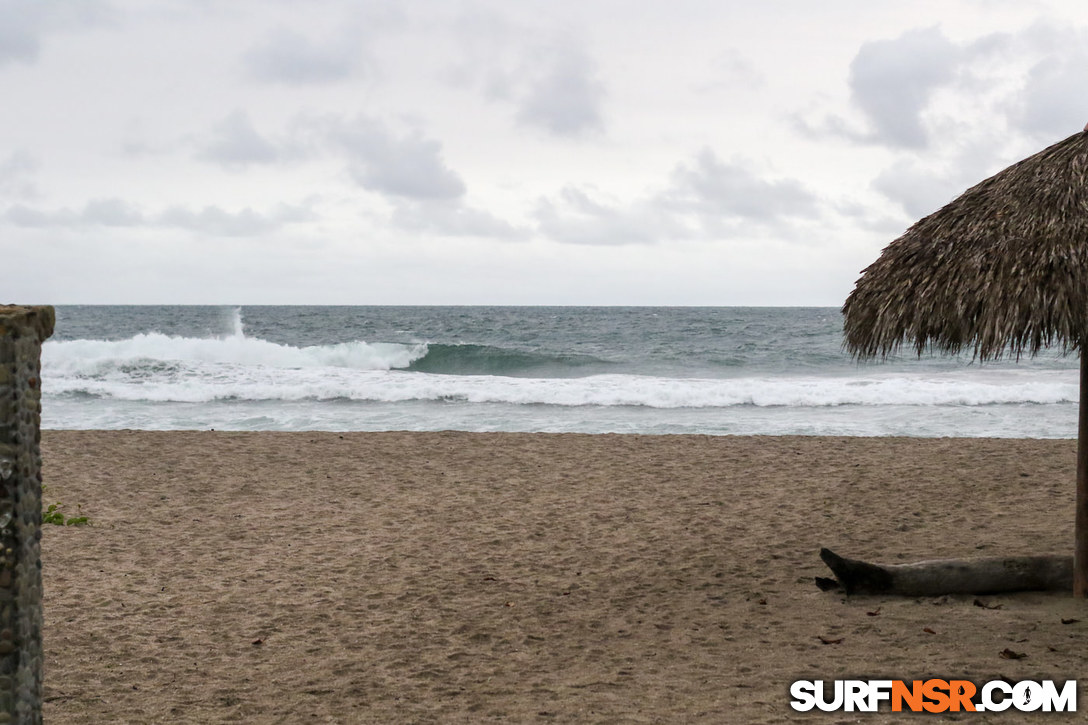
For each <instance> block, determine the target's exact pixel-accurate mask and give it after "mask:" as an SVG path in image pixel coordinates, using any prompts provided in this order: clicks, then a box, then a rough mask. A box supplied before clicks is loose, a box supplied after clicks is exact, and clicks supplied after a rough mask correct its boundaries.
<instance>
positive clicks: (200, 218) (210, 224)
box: [154, 204, 316, 237]
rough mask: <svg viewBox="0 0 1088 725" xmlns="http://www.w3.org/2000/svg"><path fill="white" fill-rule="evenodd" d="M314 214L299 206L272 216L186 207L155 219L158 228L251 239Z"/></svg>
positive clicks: (280, 208) (247, 210)
mask: <svg viewBox="0 0 1088 725" xmlns="http://www.w3.org/2000/svg"><path fill="white" fill-rule="evenodd" d="M314 218H316V217H315V215H314V214H313V212H311V211H310V210H308V209H306V208H304V207H298V206H291V205H286V204H280V205H279V206H277V207H276V208H275V209H273V210H272V211H271V212H256V211H253V210H252V209H250V208H249V207H246V208H245V209H242V210H241V211H237V212H228V211H224V210H223V209H220V208H219V207H217V206H206V207H204V208H203V209H201V210H200V211H193V210H191V209H188V208H186V207H180V206H178V207H171V208H169V209H167V210H166V211H164V212H162V213H161V214H159V215H157V216H156V217H155V218H154V223H155V224H156V225H158V226H165V227H176V228H179V229H185V230H188V231H191V232H197V233H199V234H208V235H214V236H225V237H250V236H256V235H258V234H265V233H268V232H271V231H275V230H277V229H279V228H281V227H283V226H284V225H286V224H293V223H298V222H303V221H310V220H312V219H314Z"/></svg>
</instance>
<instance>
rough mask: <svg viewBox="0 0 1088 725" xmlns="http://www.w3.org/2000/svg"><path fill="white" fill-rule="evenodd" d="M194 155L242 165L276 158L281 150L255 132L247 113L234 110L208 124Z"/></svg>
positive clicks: (221, 162) (271, 161)
mask: <svg viewBox="0 0 1088 725" xmlns="http://www.w3.org/2000/svg"><path fill="white" fill-rule="evenodd" d="M197 155H198V157H199V158H201V159H204V160H205V161H213V162H215V163H219V164H223V165H224V166H228V167H229V166H242V167H244V166H248V165H250V164H268V163H273V162H275V161H278V160H279V159H280V157H281V151H280V150H279V149H277V148H276V146H274V145H273V144H272V143H271V142H269V141H268V140H267V139H265V138H264V137H263V136H261V135H260V134H259V133H257V130H256V129H255V128H254V127H253V123H252V122H251V121H250V120H249V114H247V113H246V112H244V111H235V112H234V113H232V114H231V115H229V116H227V117H226V118H225V119H223V120H222V121H220V122H219V123H217V124H216V125H215V126H214V127H213V128H212V131H211V134H210V135H209V138H208V139H207V141H205V142H204V143H203V144H202V145H201V147H200V149H199V151H198V153H197Z"/></svg>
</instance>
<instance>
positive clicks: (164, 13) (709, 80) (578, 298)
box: [0, 0, 1088, 305]
mask: <svg viewBox="0 0 1088 725" xmlns="http://www.w3.org/2000/svg"><path fill="white" fill-rule="evenodd" d="M1086 80H1088V9H1086V8H1085V6H1084V3H1083V0H1069V1H1064V0H1041V1H1038V2H1034V1H1033V0H1008V1H1006V0H974V1H958V0H938V1H933V2H930V1H928V0H911V1H910V2H905V1H899V0H894V1H893V0H823V1H821V2H812V1H811V0H803V1H802V0H765V1H761V2H756V1H755V0H669V1H668V2H664V1H660V2H659V1H655V0H639V1H635V2H632V0H623V1H622V2H621V1H619V0H546V1H544V0H542V1H539V2H538V1H536V0H501V1H500V0H494V1H487V0H433V1H432V0H398V1H397V2H378V1H375V0H307V2H304V3H303V2H287V1H286V0H283V1H278V0H220V1H218V2H216V1H213V0H131V1H125V0H70V1H65V0H0V98H2V100H3V112H2V113H0V253H2V254H3V257H2V260H0V292H2V294H0V302H20V303H53V304H72V303H88V304H91V303H208V304H276V303H282V304H561V305H562V304H634V305H690V304H697V305H840V304H841V303H842V301H843V299H844V298H845V296H846V295H847V294H848V293H849V291H850V289H851V288H852V285H853V283H854V281H855V280H856V279H857V277H858V273H859V271H860V270H861V269H862V268H864V267H865V266H866V265H867V264H868V263H870V262H871V261H872V260H873V259H875V258H876V256H877V255H878V254H879V251H880V250H881V249H882V248H883V247H884V246H885V245H886V244H887V243H888V242H890V241H891V240H892V239H894V238H895V237H897V236H899V235H900V234H901V233H902V232H903V231H904V230H905V229H906V228H907V227H908V226H909V225H910V224H911V223H912V222H913V221H915V220H916V219H917V218H919V217H920V216H924V215H925V214H927V213H929V212H931V211H934V210H935V209H937V208H938V207H940V206H941V205H942V204H944V203H946V202H948V201H950V200H951V199H952V198H954V197H955V196H956V195H957V194H958V193H959V192H960V191H962V190H963V189H964V188H966V187H967V186H970V185H972V184H974V183H975V182H977V181H979V180H981V179H982V178H985V177H986V176H989V175H990V174H993V173H995V172H997V171H999V170H1000V169H1002V168H1004V167H1005V166H1007V165H1009V164H1010V163H1012V162H1014V161H1017V160H1019V159H1020V158H1023V157H1024V156H1027V155H1029V154H1031V153H1034V152H1035V151H1037V150H1039V149H1041V148H1043V147H1044V146H1047V145H1049V144H1051V143H1053V142H1056V141H1059V140H1061V139H1063V138H1065V137H1067V136H1069V135H1070V134H1072V133H1075V132H1078V131H1080V130H1081V129H1082V128H1083V127H1084V125H1085V122H1086V121H1088V94H1086V93H1085V90H1086Z"/></svg>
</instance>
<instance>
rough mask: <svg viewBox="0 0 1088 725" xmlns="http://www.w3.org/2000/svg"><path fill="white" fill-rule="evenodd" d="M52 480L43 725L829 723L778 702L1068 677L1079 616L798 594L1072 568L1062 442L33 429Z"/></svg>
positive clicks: (1066, 445) (1046, 604)
mask: <svg viewBox="0 0 1088 725" xmlns="http://www.w3.org/2000/svg"><path fill="white" fill-rule="evenodd" d="M42 452H43V474H44V478H45V483H46V486H47V490H46V494H45V498H46V502H47V503H52V502H55V501H60V502H63V509H64V510H66V511H68V512H69V513H71V514H75V513H76V507H77V506H79V507H80V508H79V513H81V514H82V515H86V516H88V517H89V518H90V520H91V525H90V526H89V527H55V526H47V527H46V530H45V532H44V537H43V566H44V577H45V610H46V611H45V615H46V629H45V633H44V637H45V651H46V674H45V688H46V703H45V715H46V718H47V719H48V720H49V721H51V722H60V723H93V722H103V721H110V720H114V721H131V722H194V723H196V722H208V723H217V722H223V723H226V722H254V723H265V722H267V723H273V722H281V721H296V720H302V719H314V720H319V721H324V720H327V721H331V722H394V723H395V722H416V721H421V720H425V721H437V722H470V721H471V722H487V721H493V722H511V721H514V722H571V723H574V722H610V721H616V720H622V721H625V722H660V721H674V722H680V721H683V722H706V723H720V722H739V721H744V722H752V723H772V722H795V721H804V720H805V719H806V718H811V719H813V720H815V719H817V718H818V717H819V716H817V715H814V714H812V713H809V714H808V715H807V716H806V715H804V714H802V713H796V712H794V711H792V710H791V709H790V707H789V705H788V702H789V699H790V698H789V695H788V690H789V684H790V683H791V682H792V681H793V680H796V679H825V680H832V679H842V678H848V677H866V678H869V677H878V676H886V677H889V678H895V679H914V678H925V677H929V676H941V675H949V676H951V675H955V676H956V677H958V678H960V679H971V680H974V681H978V682H985V681H987V680H990V679H995V678H997V677H1008V678H1011V679H1013V680H1019V679H1040V678H1044V677H1045V678H1049V679H1059V678H1067V679H1074V678H1076V679H1084V678H1085V677H1088V665H1086V664H1085V662H1084V660H1083V657H1082V656H1081V654H1080V653H1082V652H1083V651H1084V649H1085V646H1086V645H1088V624H1081V623H1079V622H1078V623H1073V624H1062V620H1063V619H1081V618H1084V617H1083V604H1080V603H1078V602H1076V601H1074V600H1073V599H1072V597H1071V596H1063V595H1059V594H1047V593H1021V594H1007V595H996V596H992V597H985V598H984V599H985V601H986V604H987V605H989V606H998V605H999V606H1000V608H998V609H987V608H983V607H979V606H975V605H974V603H973V600H974V599H975V597H969V596H965V597H956V596H954V597H940V598H925V599H905V598H879V597H864V598H854V599H846V598H845V597H844V596H842V595H841V594H836V593H833V592H822V591H820V590H819V589H817V587H816V586H815V585H814V583H813V577H815V576H828V575H829V572H828V571H827V569H826V568H825V567H824V566H823V564H822V563H821V562H820V560H819V557H818V551H819V547H820V546H829V547H831V548H833V549H835V550H836V551H838V552H840V553H841V554H843V555H845V556H854V557H858V558H867V559H870V560H874V561H882V562H885V563H898V562H902V561H912V560H918V559H923V558H939V557H944V556H971V555H988V554H996V553H1001V554H1006V553H1007V554H1009V555H1012V554H1021V553H1049V552H1058V553H1061V552H1064V551H1066V550H1071V548H1072V525H1073V515H1072V512H1073V494H1074V486H1075V484H1074V482H1075V475H1074V465H1075V442H1074V441H1073V440H1071V439H1004V438H1002V439H980V438H883V437H881V438H860V437H822V436H711V435H691V434H661V435H646V434H626V433H624V434H576V433H554V434H553V433H468V432H451V431H446V432H383V433H335V432H334V433H329V432H310V431H304V432H234V431H229V432H228V431H214V432H211V431H58V430H45V431H43V432H42ZM872 612H876V614H875V615H872V614H871V613H872ZM1085 619H1088V618H1085ZM927 630H932V633H930V632H929V631H927ZM821 637H823V638H825V639H827V640H829V641H832V642H834V644H824V642H823V641H822V640H821V639H820V638H821ZM836 640H838V641H836ZM1006 648H1009V649H1013V650H1015V651H1017V652H1023V653H1025V654H1027V655H1028V656H1027V657H1025V658H1023V659H1020V660H1007V659H1004V658H1002V657H1001V656H1000V653H1001V651H1002V650H1004V649H1006ZM1082 695H1083V693H1082ZM1082 700H1083V697H1082ZM823 717H824V718H826V716H823ZM1074 717H1075V716H1069V715H1060V714H1059V715H1050V716H1049V718H1048V719H1050V720H1053V721H1056V722H1063V721H1073V720H1072V719H1071V718H1074ZM978 719H979V722H985V721H986V720H985V718H978ZM866 720H867V721H872V722H894V721H895V719H894V718H893V717H892V713H887V712H883V713H876V714H867V715H866Z"/></svg>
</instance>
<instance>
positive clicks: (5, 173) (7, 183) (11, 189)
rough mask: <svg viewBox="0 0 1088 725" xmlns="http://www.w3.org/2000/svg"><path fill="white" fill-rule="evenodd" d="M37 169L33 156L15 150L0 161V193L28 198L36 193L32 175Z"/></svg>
mask: <svg viewBox="0 0 1088 725" xmlns="http://www.w3.org/2000/svg"><path fill="white" fill-rule="evenodd" d="M37 170H38V163H37V161H35V160H34V157H33V156H31V155H30V154H28V153H27V152H25V151H15V152H13V153H12V154H11V155H10V156H8V157H7V158H6V159H4V160H3V161H0V195H3V196H8V197H13V198H19V199H30V198H33V197H35V196H37V195H38V190H37V188H36V187H35V186H34V182H33V175H34V172H36V171H37Z"/></svg>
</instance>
